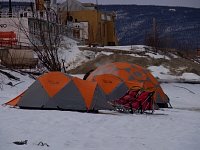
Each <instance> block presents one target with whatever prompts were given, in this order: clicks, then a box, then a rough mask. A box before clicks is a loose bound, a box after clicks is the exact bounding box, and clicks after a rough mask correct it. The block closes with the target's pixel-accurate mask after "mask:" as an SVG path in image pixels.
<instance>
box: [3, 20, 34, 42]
mask: <svg viewBox="0 0 200 150" xmlns="http://www.w3.org/2000/svg"><path fill="white" fill-rule="evenodd" d="M20 28H21V29H23V31H22V30H21V29H20ZM11 31H13V32H14V33H15V34H16V36H17V42H19V43H18V44H21V45H23V46H28V45H30V42H29V40H28V38H27V36H26V34H27V35H29V32H28V31H29V27H28V18H25V17H23V18H14V17H13V18H8V17H5V18H0V32H11ZM25 33H26V34H25Z"/></svg>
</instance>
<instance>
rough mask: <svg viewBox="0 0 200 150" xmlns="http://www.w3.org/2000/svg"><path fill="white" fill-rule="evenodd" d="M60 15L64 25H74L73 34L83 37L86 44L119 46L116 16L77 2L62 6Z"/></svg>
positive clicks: (68, 0) (69, 0)
mask: <svg viewBox="0 0 200 150" xmlns="http://www.w3.org/2000/svg"><path fill="white" fill-rule="evenodd" d="M76 3H77V4H76ZM59 13H60V16H61V22H62V24H66V25H68V24H70V23H72V24H74V33H73V34H75V36H79V38H80V36H82V37H83V38H84V40H85V44H89V45H101V46H104V45H117V38H116V33H115V15H114V14H111V13H110V14H108V13H104V12H101V11H99V10H98V9H97V8H96V5H94V4H91V3H80V2H78V1H75V0H73V1H72V0H67V1H66V2H64V3H63V4H61V8H60V10H59ZM77 28H80V30H78V29H77ZM79 32H80V33H79Z"/></svg>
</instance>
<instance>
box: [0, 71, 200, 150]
mask: <svg viewBox="0 0 200 150" xmlns="http://www.w3.org/2000/svg"><path fill="white" fill-rule="evenodd" d="M163 71H164V70H163ZM11 73H12V74H15V75H16V76H17V77H19V78H20V79H21V81H24V82H22V83H20V84H18V85H16V86H14V87H11V86H9V85H6V83H7V82H9V81H10V80H8V79H6V78H5V77H4V76H2V77H1V78H2V79H4V83H5V85H4V86H3V89H2V90H0V104H3V103H5V102H7V101H8V100H10V99H12V98H14V97H15V96H17V95H18V94H20V93H21V92H22V91H24V90H25V89H26V88H27V87H28V86H29V85H30V84H31V83H32V82H33V81H34V80H33V79H30V78H29V77H28V76H23V75H21V74H19V73H14V72H11ZM165 73H166V72H165ZM78 76H80V75H78ZM189 77H190V78H191V77H193V76H191V75H189ZM12 82H13V84H17V83H19V81H12ZM161 86H162V88H163V89H164V91H165V92H166V94H167V95H168V96H169V98H170V100H171V104H172V106H173V107H174V109H161V110H157V111H155V114H154V115H137V114H134V115H131V114H120V113H117V112H114V111H102V112H101V113H100V114H88V113H78V112H69V111H55V110H52V111H48V110H22V109H15V108H10V107H8V106H0V150H27V149H29V150H80V149H83V150H116V149H123V150H130V149H136V150H188V149H190V150H198V149H199V147H200V143H199V139H200V99H199V97H200V90H199V89H200V84H181V83H168V84H167V83H164V84H161ZM33 96H34V95H33ZM24 140H28V142H27V145H15V144H13V142H14V141H24ZM39 142H43V143H47V144H48V145H49V147H47V146H46V145H45V146H41V145H38V143H39Z"/></svg>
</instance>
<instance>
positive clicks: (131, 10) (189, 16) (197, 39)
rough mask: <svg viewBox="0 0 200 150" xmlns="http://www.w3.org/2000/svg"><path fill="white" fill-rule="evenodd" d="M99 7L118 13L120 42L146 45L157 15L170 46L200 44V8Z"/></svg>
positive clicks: (162, 37) (164, 37)
mask: <svg viewBox="0 0 200 150" xmlns="http://www.w3.org/2000/svg"><path fill="white" fill-rule="evenodd" d="M99 9H100V10H103V11H108V12H115V13H116V30H117V35H118V39H119V44H120V45H132V44H145V42H144V41H145V38H146V37H147V36H148V34H149V33H152V28H153V27H152V26H153V18H155V19H156V26H157V28H156V29H157V35H158V37H159V38H160V39H162V41H163V42H164V43H165V41H167V44H166V43H165V44H166V45H168V47H171V48H179V47H183V48H184V47H185V48H188V47H190V48H191V49H196V48H197V47H200V17H199V15H200V9H197V8H186V7H165V6H141V5H100V6H99Z"/></svg>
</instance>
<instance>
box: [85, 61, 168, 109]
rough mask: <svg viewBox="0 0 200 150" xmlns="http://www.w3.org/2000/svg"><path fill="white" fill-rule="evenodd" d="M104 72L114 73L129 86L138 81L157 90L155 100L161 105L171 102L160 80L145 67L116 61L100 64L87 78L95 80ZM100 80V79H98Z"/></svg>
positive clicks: (144, 86) (150, 88)
mask: <svg viewBox="0 0 200 150" xmlns="http://www.w3.org/2000/svg"><path fill="white" fill-rule="evenodd" d="M104 74H112V75H115V76H117V77H119V78H120V79H122V80H123V81H125V82H129V88H130V87H131V86H132V85H134V82H135V84H136V85H138V83H141V88H144V89H145V90H151V91H155V94H154V97H153V99H154V101H155V103H156V104H158V106H159V107H167V105H168V103H169V98H168V96H167V95H166V94H165V93H164V92H163V90H162V88H161V86H160V84H159V82H158V81H157V80H156V79H155V77H154V76H153V75H152V74H151V73H150V72H149V71H148V70H147V69H145V68H143V67H141V66H139V65H135V64H130V63H127V62H115V63H109V64H105V65H102V66H99V67H98V68H97V69H96V70H94V71H93V72H91V74H90V75H89V76H88V77H87V79H86V80H88V81H94V80H96V78H97V76H99V75H104ZM97 82H98V81H97Z"/></svg>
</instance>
